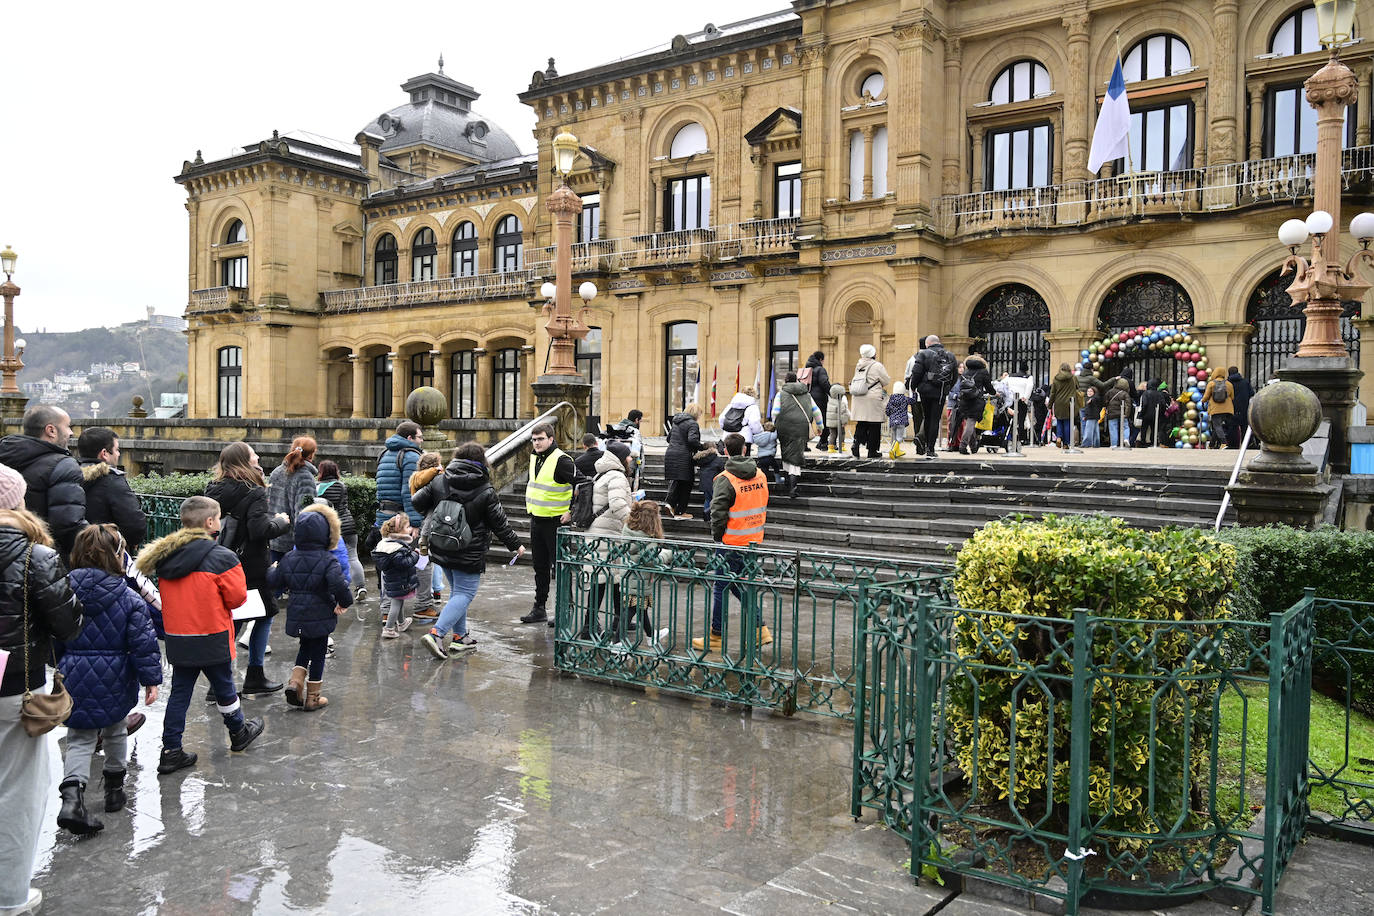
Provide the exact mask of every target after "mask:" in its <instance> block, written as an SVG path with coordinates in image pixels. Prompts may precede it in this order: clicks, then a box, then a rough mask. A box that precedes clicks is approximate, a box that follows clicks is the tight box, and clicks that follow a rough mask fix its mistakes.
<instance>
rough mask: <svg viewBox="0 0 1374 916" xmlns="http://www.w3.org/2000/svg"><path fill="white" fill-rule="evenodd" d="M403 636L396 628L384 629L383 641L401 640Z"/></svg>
mask: <svg viewBox="0 0 1374 916" xmlns="http://www.w3.org/2000/svg"><path fill="white" fill-rule="evenodd" d="M400 638H401V634H400V633H399V632H397V630H396V628H395V627H382V639H400Z"/></svg>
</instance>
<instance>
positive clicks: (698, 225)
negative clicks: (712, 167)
mask: <svg viewBox="0 0 1374 916" xmlns="http://www.w3.org/2000/svg"><path fill="white" fill-rule="evenodd" d="M710 227H711V176H710V175H693V176H692V177H690V178H674V179H672V180H671V181H669V182H668V187H667V189H666V190H665V191H664V192H663V228H664V230H665V231H668V232H677V231H680V230H683V229H709V228H710Z"/></svg>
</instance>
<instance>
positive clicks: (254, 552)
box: [205, 477, 291, 588]
mask: <svg viewBox="0 0 1374 916" xmlns="http://www.w3.org/2000/svg"><path fill="white" fill-rule="evenodd" d="M205 495H206V496H208V497H210V498H211V499H213V500H214V501H215V502H217V503H219V511H220V520H221V522H222V521H223V520H224V518H226V517H228V516H230V515H232V516H234V517H235V518H237V519H238V521H239V524H240V525H242V526H243V527H244V528H245V529H246V530H247V532H248V540H247V541H245V542H244V543H243V546H242V548H241V549H240V550H239V551H238V554H239V557H240V559H242V561H243V577H244V579H245V580H246V581H247V582H248V587H249V588H266V587H267V542H268V541H269V540H270V539H271V538H274V537H277V536H278V535H279V534H281V533H282V532H283V531H285V530H286V529H287V528H289V527H291V523H290V522H289V521H285V520H283V519H280V518H277V517H276V516H275V515H269V514H268V513H267V491H266V490H265V489H263V488H262V487H258V486H254V485H252V484H250V483H247V482H245V481H242V480H236V479H234V478H232V477H224V478H221V479H220V480H212V481H210V483H209V484H207V485H206V487H205Z"/></svg>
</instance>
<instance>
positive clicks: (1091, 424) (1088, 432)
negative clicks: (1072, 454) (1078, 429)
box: [1080, 419, 1098, 448]
mask: <svg viewBox="0 0 1374 916" xmlns="http://www.w3.org/2000/svg"><path fill="white" fill-rule="evenodd" d="M1080 444H1081V445H1082V446H1083V447H1084V448H1097V444H1098V439H1097V421H1096V420H1087V419H1085V420H1084V421H1083V441H1082V443H1080Z"/></svg>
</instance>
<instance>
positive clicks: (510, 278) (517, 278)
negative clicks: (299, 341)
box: [320, 268, 538, 315]
mask: <svg viewBox="0 0 1374 916" xmlns="http://www.w3.org/2000/svg"><path fill="white" fill-rule="evenodd" d="M537 279H538V276H537V275H536V273H535V272H534V271H532V270H530V269H528V268H526V269H524V270H510V271H504V272H491V273H483V274H475V275H473V276H468V277H441V278H439V279H437V280H413V281H411V282H409V283H385V284H383V285H381V286H363V287H359V288H356V289H328V290H324V291H323V292H321V293H320V301H321V303H322V305H323V308H324V312H325V314H327V315H337V314H342V313H345V312H372V311H379V310H383V309H392V308H406V307H414V306H421V305H456V304H462V303H465V302H481V301H484V300H492V299H528V298H529V297H530V296H531V295H532V294H533V293H532V292H531V285H532V284H533V283H534V282H535V281H536V280H537Z"/></svg>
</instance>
